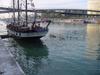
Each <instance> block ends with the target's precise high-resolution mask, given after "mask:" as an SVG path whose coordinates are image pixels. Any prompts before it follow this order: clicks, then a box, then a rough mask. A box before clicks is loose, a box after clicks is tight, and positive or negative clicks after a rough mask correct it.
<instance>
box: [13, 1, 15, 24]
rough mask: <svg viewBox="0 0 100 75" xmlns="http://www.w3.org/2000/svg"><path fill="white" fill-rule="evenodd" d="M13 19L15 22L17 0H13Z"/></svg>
mask: <svg viewBox="0 0 100 75" xmlns="http://www.w3.org/2000/svg"><path fill="white" fill-rule="evenodd" d="M13 21H14V23H13V24H15V0H13Z"/></svg>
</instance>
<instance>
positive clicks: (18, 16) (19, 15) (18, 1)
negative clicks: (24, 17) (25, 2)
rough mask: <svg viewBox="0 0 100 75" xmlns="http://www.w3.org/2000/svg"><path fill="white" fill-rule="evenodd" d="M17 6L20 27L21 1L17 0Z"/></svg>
mask: <svg viewBox="0 0 100 75" xmlns="http://www.w3.org/2000/svg"><path fill="white" fill-rule="evenodd" d="M17 4H18V25H19V24H20V10H19V9H20V7H19V0H17Z"/></svg>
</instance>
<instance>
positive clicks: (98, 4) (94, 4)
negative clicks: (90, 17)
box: [88, 0, 100, 14]
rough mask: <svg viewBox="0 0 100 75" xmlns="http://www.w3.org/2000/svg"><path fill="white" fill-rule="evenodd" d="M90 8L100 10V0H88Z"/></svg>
mask: <svg viewBox="0 0 100 75" xmlns="http://www.w3.org/2000/svg"><path fill="white" fill-rule="evenodd" d="M88 10H100V1H99V0H88ZM88 13H89V14H100V12H88Z"/></svg>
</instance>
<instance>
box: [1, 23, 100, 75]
mask: <svg viewBox="0 0 100 75" xmlns="http://www.w3.org/2000/svg"><path fill="white" fill-rule="evenodd" d="M1 26H2V25H1ZM1 26H0V27H1ZM4 29H5V28H4ZM3 32H4V30H3V31H2V30H1V31H0V34H1V33H3ZM3 34H4V33H3ZM3 41H4V43H5V46H7V47H8V49H9V50H10V52H11V53H12V54H13V55H14V58H15V59H16V60H17V61H18V63H19V65H20V66H21V68H22V69H23V71H24V72H25V73H26V75H100V25H98V24H88V25H85V24H82V25H81V24H74V25H72V24H65V23H54V24H51V25H50V26H49V32H48V34H47V35H46V36H45V37H43V38H41V39H40V40H29V41H19V40H14V39H11V38H9V39H4V40H3Z"/></svg>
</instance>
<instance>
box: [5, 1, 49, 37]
mask: <svg viewBox="0 0 100 75" xmlns="http://www.w3.org/2000/svg"><path fill="white" fill-rule="evenodd" d="M20 1H22V0H13V3H12V4H13V21H12V22H11V23H10V24H8V25H7V32H8V35H9V36H10V37H13V38H18V39H29V38H33V39H34V38H41V37H43V36H45V35H46V34H47V33H48V26H49V25H50V23H51V21H50V20H47V19H45V20H44V19H38V20H37V12H36V10H35V8H34V4H33V8H34V9H32V10H31V13H34V15H33V18H31V20H32V21H29V20H28V18H30V17H29V15H28V13H29V12H30V11H29V9H28V0H25V1H24V7H25V9H23V8H21V6H20V5H22V4H21V2H20ZM31 1H32V0H31ZM16 2H17V5H16V4H15V3H16ZM16 6H17V8H16ZM21 13H24V14H25V15H24V17H25V18H24V20H22V18H21ZM16 14H17V18H16ZM31 16H32V15H31Z"/></svg>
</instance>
